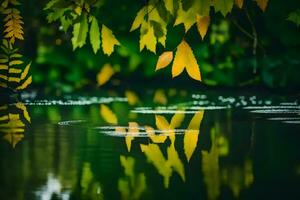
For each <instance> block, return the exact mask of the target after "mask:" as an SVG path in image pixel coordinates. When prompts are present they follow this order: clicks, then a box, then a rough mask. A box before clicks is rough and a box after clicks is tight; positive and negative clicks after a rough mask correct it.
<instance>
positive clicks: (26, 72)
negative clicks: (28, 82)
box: [21, 62, 31, 80]
mask: <svg viewBox="0 0 300 200" xmlns="http://www.w3.org/2000/svg"><path fill="white" fill-rule="evenodd" d="M30 66H31V62H30V63H29V64H28V65H26V67H25V69H24V71H23V73H22V74H21V80H23V79H25V78H26V76H27V74H28V72H29V69H30Z"/></svg>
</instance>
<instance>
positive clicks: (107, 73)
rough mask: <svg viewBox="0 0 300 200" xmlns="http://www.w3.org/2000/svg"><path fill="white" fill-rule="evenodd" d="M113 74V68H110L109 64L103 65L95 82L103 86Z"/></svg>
mask: <svg viewBox="0 0 300 200" xmlns="http://www.w3.org/2000/svg"><path fill="white" fill-rule="evenodd" d="M114 74H115V71H114V69H113V67H112V66H111V64H108V63H107V64H105V65H104V66H103V67H102V69H101V71H100V72H99V73H98V75H97V82H98V85H99V86H101V85H104V84H105V83H106V82H108V81H109V80H110V78H111V77H112V76H113V75H114Z"/></svg>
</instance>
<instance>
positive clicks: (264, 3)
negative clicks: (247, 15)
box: [255, 0, 269, 11]
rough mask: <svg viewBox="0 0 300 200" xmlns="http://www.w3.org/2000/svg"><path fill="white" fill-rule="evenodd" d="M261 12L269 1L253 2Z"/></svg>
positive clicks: (259, 0) (258, 0)
mask: <svg viewBox="0 0 300 200" xmlns="http://www.w3.org/2000/svg"><path fill="white" fill-rule="evenodd" d="M255 1H256V3H257V5H258V7H259V8H260V9H261V10H262V11H266V9H267V6H268V2H269V0H255Z"/></svg>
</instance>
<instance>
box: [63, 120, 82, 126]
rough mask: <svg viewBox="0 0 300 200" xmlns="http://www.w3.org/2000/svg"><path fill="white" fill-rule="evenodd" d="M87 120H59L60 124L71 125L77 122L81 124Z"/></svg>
mask: <svg viewBox="0 0 300 200" xmlns="http://www.w3.org/2000/svg"><path fill="white" fill-rule="evenodd" d="M83 122H86V120H70V121H61V122H58V125H60V126H71V125H75V124H80V123H83Z"/></svg>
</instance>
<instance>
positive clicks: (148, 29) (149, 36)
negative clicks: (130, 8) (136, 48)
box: [140, 21, 157, 53]
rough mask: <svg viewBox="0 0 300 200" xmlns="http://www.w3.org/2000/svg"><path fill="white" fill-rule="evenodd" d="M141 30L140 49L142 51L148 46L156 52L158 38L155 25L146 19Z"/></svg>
mask: <svg viewBox="0 0 300 200" xmlns="http://www.w3.org/2000/svg"><path fill="white" fill-rule="evenodd" d="M140 31H141V36H140V51H142V50H143V49H144V48H145V47H146V48H147V49H148V50H149V51H152V52H153V53H156V43H157V40H156V37H155V34H154V29H153V27H152V26H151V25H150V23H147V22H145V21H144V22H143V23H142V27H141V30H140Z"/></svg>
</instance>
